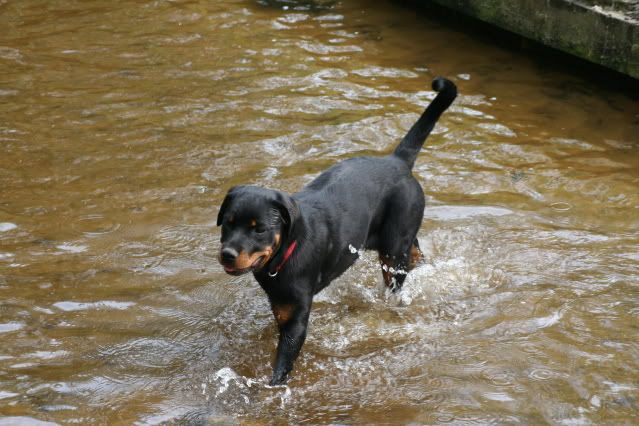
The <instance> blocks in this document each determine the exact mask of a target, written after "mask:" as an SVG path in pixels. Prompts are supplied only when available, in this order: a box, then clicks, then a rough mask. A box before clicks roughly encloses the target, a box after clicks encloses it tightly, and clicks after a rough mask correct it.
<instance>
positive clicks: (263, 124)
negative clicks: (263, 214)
mask: <svg viewBox="0 0 639 426" xmlns="http://www.w3.org/2000/svg"><path fill="white" fill-rule="evenodd" d="M267 6H268V7H267ZM0 10H1V13H0V23H1V24H2V28H5V30H4V32H3V37H2V39H1V40H0V75H1V77H2V84H0V116H1V117H2V119H0V140H1V142H2V150H3V154H4V155H3V156H2V157H1V158H0V166H1V167H0V187H1V188H2V192H1V194H2V197H0V300H2V302H0V415H4V416H7V417H5V418H0V424H12V422H13V423H17V422H35V421H36V419H37V420H39V421H41V422H57V423H65V422H75V423H95V422H98V423H117V422H122V423H127V424H128V423H133V422H136V421H137V422H140V423H142V424H145V423H149V424H155V423H161V422H164V421H171V420H174V421H178V422H180V423H187V424H189V423H193V424H199V423H206V422H213V423H214V422H222V423H225V422H226V423H229V422H233V421H234V419H237V418H238V416H239V417H240V418H241V419H244V420H247V421H249V420H250V421H255V422H256V423H258V424H262V423H270V422H279V423H282V422H289V423H348V424H372V423H379V422H380V421H388V422H392V423H397V424H407V423H417V424H434V423H448V422H451V423H456V424H459V423H473V422H474V423H489V422H497V423H511V422H512V423H515V422H523V423H532V424H536V423H577V424H588V423H594V424H596V423H606V422H607V423H611V424H631V423H636V422H637V420H638V418H637V413H638V412H639V385H638V380H639V376H637V371H639V360H638V359H637V351H638V350H639V348H638V346H637V336H638V333H637V326H636V316H637V314H639V303H638V300H639V298H638V297H637V296H639V293H638V291H637V286H636V277H637V265H638V264H639V237H638V236H637V233H636V230H637V229H638V228H639V220H638V219H637V218H638V217H639V216H638V215H637V206H638V205H639V195H638V194H639V191H638V190H637V188H638V182H639V174H638V172H637V170H639V167H638V166H639V155H637V149H638V148H637V135H638V134H639V109H638V108H637V104H636V102H633V101H632V100H631V99H629V98H627V97H626V96H625V95H624V94H619V93H615V92H611V91H608V90H606V89H604V88H602V87H599V86H596V85H594V84H592V83H589V82H587V81H584V80H581V79H579V78H577V77H573V76H571V75H570V74H566V73H564V72H562V71H560V70H557V68H556V67H553V66H552V65H550V64H548V63H544V62H541V61H537V62H535V61H533V60H532V59H530V58H528V57H526V56H524V55H522V54H520V53H519V52H515V51H512V50H505V49H501V48H498V47H495V46H492V45H489V44H487V43H485V42H483V41H476V40H473V39H472V38H471V36H470V35H468V34H466V33H461V32H459V31H456V30H451V29H449V28H447V27H446V26H444V25H442V24H441V23H439V22H438V21H436V20H433V19H431V18H430V17H428V16H420V17H416V16H415V14H414V13H413V12H411V11H407V10H403V9H399V8H396V7H393V6H390V5H375V6H373V5H371V4H369V3H365V2H359V1H354V2H343V3H340V2H320V1H317V2H292V1H291V2H288V1H265V2H253V1H244V0H242V1H239V0H238V1H218V2H206V3H197V2H196V3H193V2H191V3H175V2H151V3H146V4H143V5H141V4H139V3H133V2H129V3H124V4H122V3H119V4H118V5H117V6H115V5H111V4H110V3H91V4H85V3H73V2H66V1H61V2H54V3H46V4H42V3H41V2H36V1H33V0H28V1H22V2H4V3H1V2H0ZM435 75H446V76H450V77H452V78H454V79H455V81H456V83H457V85H458V86H459V88H460V92H461V96H460V97H459V98H458V100H457V101H456V103H455V104H454V105H453V107H452V108H451V109H450V110H449V111H448V112H447V114H446V116H445V117H444V118H443V119H442V120H441V121H440V123H439V124H438V127H437V128H436V129H435V133H434V134H433V135H432V136H431V139H430V140H429V144H428V146H427V147H426V148H425V149H424V152H423V153H422V155H421V156H420V157H419V159H418V162H417V164H416V167H415V174H416V176H417V177H418V179H419V180H420V181H421V183H422V185H423V186H424V189H425V191H426V194H427V197H428V205H427V208H426V211H425V219H424V223H423V226H422V229H421V232H420V245H421V247H422V248H423V250H424V252H425V254H426V257H427V262H426V263H425V264H424V265H422V266H421V267H419V268H418V269H417V270H415V271H414V272H413V273H411V275H410V276H409V280H408V282H407V284H406V286H405V289H404V290H403V291H402V293H401V294H400V295H399V296H391V295H387V294H385V292H384V290H383V286H382V285H381V277H380V274H379V270H380V269H379V266H378V265H377V260H376V257H375V256H374V255H373V254H370V253H365V254H363V255H362V257H361V259H360V261H359V262H358V263H357V264H356V266H355V267H354V268H352V269H351V270H350V271H348V272H347V273H346V274H345V275H344V276H343V277H342V278H340V279H339V280H338V281H337V282H335V283H334V284H333V285H332V286H331V287H329V288H328V289H327V290H326V291H324V292H322V293H321V294H320V295H319V297H318V298H317V300H316V303H315V306H314V311H313V315H312V318H311V325H310V327H311V331H310V335H309V338H308V342H307V343H306V345H305V346H304V350H303V353H302V355H301V357H300V359H299V360H298V362H297V364H296V366H297V369H296V371H295V372H294V374H293V377H292V379H291V381H290V383H289V385H288V386H286V387H279V388H269V387H267V386H265V383H266V382H267V379H268V375H269V373H270V362H271V359H270V357H271V354H272V349H273V346H274V344H275V338H276V332H275V330H274V324H273V320H272V318H271V314H270V311H269V308H268V304H267V302H266V300H265V297H264V296H263V294H262V292H261V290H259V288H258V287H257V286H256V284H255V283H254V282H253V281H252V279H251V277H230V276H227V275H225V274H224V273H223V271H222V269H221V267H220V266H219V265H218V264H217V262H216V260H215V257H216V253H217V250H218V248H219V245H218V239H219V231H218V229H217V228H216V227H215V217H216V214H217V207H216V206H217V205H219V203H220V201H221V199H222V197H223V195H224V193H225V192H226V190H227V189H228V188H229V187H230V186H232V185H235V184H238V183H247V182H249V183H254V184H259V185H264V186H271V187H277V188H280V189H283V190H287V191H296V190H299V189H300V188H301V187H302V186H303V185H304V184H305V183H307V182H309V181H310V180H311V179H312V178H313V177H314V176H316V175H317V174H318V173H319V172H320V171H321V170H323V169H324V168H326V167H328V166H329V165H331V164H333V163H335V162H336V161H338V160H340V159H344V158H348V157H351V156H354V155H362V154H373V153H387V152H390V150H391V149H392V148H394V146H395V144H396V143H397V141H398V140H399V138H401V137H402V136H403V134H404V133H405V131H406V129H407V128H408V127H409V126H410V125H411V124H412V123H413V122H414V120H415V119H416V117H417V114H418V113H419V112H420V111H421V109H422V108H423V107H424V106H425V105H427V104H428V103H429V101H430V100H431V99H432V97H433V96H434V93H432V92H430V91H429V90H428V85H429V82H430V81H431V79H432V77H433V76H435Z"/></svg>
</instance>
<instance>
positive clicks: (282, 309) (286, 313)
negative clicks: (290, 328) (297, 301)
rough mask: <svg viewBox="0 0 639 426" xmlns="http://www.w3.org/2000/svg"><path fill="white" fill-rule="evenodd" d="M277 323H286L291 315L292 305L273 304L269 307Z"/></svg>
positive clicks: (293, 307)
mask: <svg viewBox="0 0 639 426" xmlns="http://www.w3.org/2000/svg"><path fill="white" fill-rule="evenodd" d="M271 309H272V310H273V315H274V316H275V321H277V324H278V325H284V324H286V323H287V322H288V321H289V320H290V319H291V317H292V316H293V311H294V309H295V306H294V305H273V306H272V307H271Z"/></svg>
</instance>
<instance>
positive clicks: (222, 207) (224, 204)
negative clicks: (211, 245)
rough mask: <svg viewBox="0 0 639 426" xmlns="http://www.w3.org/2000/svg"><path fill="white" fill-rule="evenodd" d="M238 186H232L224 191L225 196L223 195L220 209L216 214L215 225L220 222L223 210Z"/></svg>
mask: <svg viewBox="0 0 639 426" xmlns="http://www.w3.org/2000/svg"><path fill="white" fill-rule="evenodd" d="M238 188H239V187H237V186H234V187H233V188H231V189H229V192H227V193H226V197H224V201H222V205H221V206H220V211H219V212H218V214H217V226H220V225H221V224H222V219H223V218H224V212H225V211H226V209H227V208H228V206H229V204H231V202H232V201H233V198H234V197H235V193H236V192H237V189H238Z"/></svg>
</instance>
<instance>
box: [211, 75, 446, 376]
mask: <svg viewBox="0 0 639 426" xmlns="http://www.w3.org/2000/svg"><path fill="white" fill-rule="evenodd" d="M432 87H433V90H435V91H436V92H438V93H437V96H436V97H435V99H433V101H432V102H431V103H430V104H429V105H428V107H427V108H426V110H425V111H424V112H423V114H422V115H421V117H420V118H419V119H418V120H417V122H416V123H415V124H414V125H413V126H412V127H411V129H410V130H409V131H408V133H407V134H406V136H404V138H403V139H402V140H401V142H400V143H399V145H398V146H397V148H396V149H395V150H394V152H393V153H392V154H390V155H387V156H380V157H356V158H350V159H347V160H344V161H342V162H339V163H337V164H336V165H334V166H332V167H330V168H329V169H327V170H325V171H324V172H323V173H321V174H320V175H319V176H318V177H317V178H316V179H315V180H313V181H312V182H311V183H310V184H308V185H307V186H306V187H305V188H303V189H302V191H300V192H298V193H295V194H292V195H289V194H286V193H284V192H281V191H276V190H272V189H266V188H261V187H257V186H248V185H241V186H236V187H233V188H231V189H230V190H229V191H228V193H227V195H226V197H225V198H224V201H223V202H222V206H221V207H220V211H219V214H218V217H217V225H218V226H222V237H221V248H220V254H219V260H220V263H221V264H222V266H223V267H224V271H226V272H227V273H228V274H231V275H241V274H245V273H247V272H252V273H253V276H254V277H255V279H256V280H257V282H258V283H259V284H260V286H261V287H262V289H263V290H264V291H265V292H266V294H267V296H268V299H269V301H270V303H271V308H272V311H273V315H274V316H275V320H276V322H277V326H278V328H279V341H278V344H277V353H276V357H275V365H274V367H273V376H272V378H271V380H270V385H278V384H282V383H284V382H286V380H287V377H288V374H289V372H290V371H291V369H292V368H293V362H294V361H295V359H296V358H297V356H298V354H299V352H300V349H301V348H302V345H303V343H304V340H305V338H306V329H307V324H308V318H309V314H310V312H311V304H312V301H313V296H314V295H315V294H316V293H318V292H319V291H320V290H322V289H323V288H324V287H326V286H328V285H329V284H330V283H331V281H333V280H334V279H335V278H337V277H339V276H340V275H341V274H342V273H343V272H344V271H346V269H348V268H349V267H350V266H351V265H352V264H353V263H354V262H355V261H356V260H357V258H358V250H362V249H365V250H376V251H377V252H378V254H379V259H380V263H381V268H382V275H383V278H384V282H385V284H386V285H387V286H388V287H389V288H390V289H391V290H392V291H398V290H399V289H401V287H402V284H403V282H404V280H405V279H406V274H407V273H408V271H410V270H411V269H412V268H413V267H414V266H415V263H416V262H417V261H419V259H420V258H421V257H422V253H421V251H420V249H419V246H418V244H417V238H416V235H417V231H418V229H419V227H420V224H421V222H422V219H423V217H424V206H425V199H424V192H423V190H422V188H421V186H420V185H419V183H418V182H417V179H415V177H414V176H413V175H412V172H411V170H412V168H413V165H414V163H415V159H416V158H417V155H418V154H419V151H420V150H421V148H422V145H423V144H424V141H425V140H426V137H427V136H428V135H429V134H430V132H431V131H432V129H433V127H434V126H435V123H436V122H437V120H438V119H439V117H440V116H441V114H442V113H443V112H444V111H445V110H446V109H447V108H448V107H449V106H450V104H451V103H452V102H453V100H454V99H455V97H456V96H457V87H456V86H455V84H454V83H452V82H451V81H449V80H447V79H445V78H442V77H438V78H436V79H434V80H433V83H432Z"/></svg>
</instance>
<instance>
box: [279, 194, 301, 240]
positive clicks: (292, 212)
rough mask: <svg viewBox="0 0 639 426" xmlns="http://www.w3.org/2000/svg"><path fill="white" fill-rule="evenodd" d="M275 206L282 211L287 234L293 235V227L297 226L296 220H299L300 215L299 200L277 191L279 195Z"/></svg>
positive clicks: (281, 214) (281, 215)
mask: <svg viewBox="0 0 639 426" xmlns="http://www.w3.org/2000/svg"><path fill="white" fill-rule="evenodd" d="M275 208H277V210H278V211H279V213H280V217H281V218H282V222H283V223H284V226H285V228H286V233H287V235H291V234H292V233H293V228H294V227H295V222H297V219H298V218H299V216H300V208H299V206H298V205H297V202H296V201H295V200H294V199H293V198H292V197H291V196H290V195H288V194H285V193H283V192H277V196H276V197H275Z"/></svg>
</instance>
